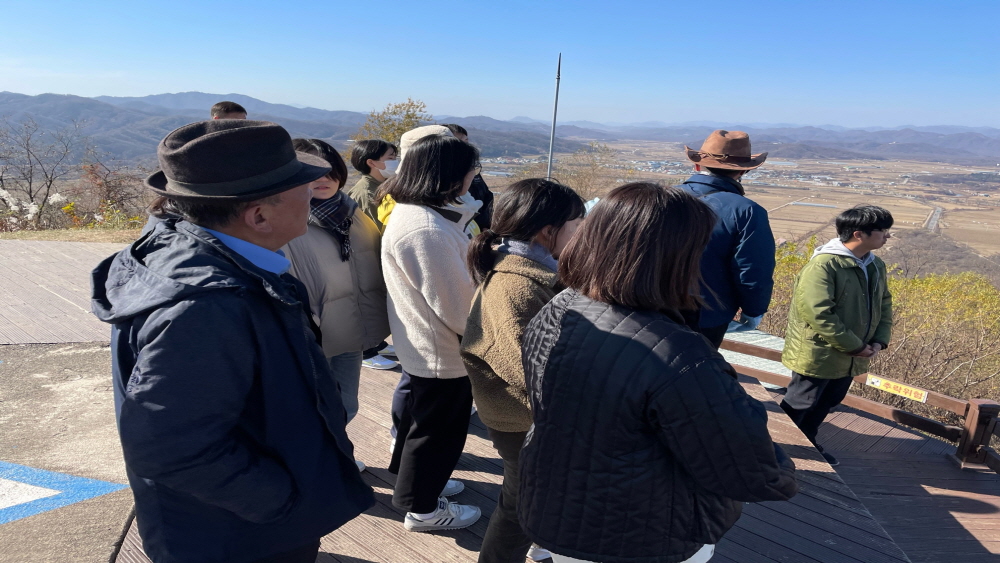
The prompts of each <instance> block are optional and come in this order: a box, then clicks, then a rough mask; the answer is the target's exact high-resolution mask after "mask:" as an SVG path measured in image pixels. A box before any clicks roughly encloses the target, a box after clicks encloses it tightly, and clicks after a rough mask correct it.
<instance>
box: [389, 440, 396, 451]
mask: <svg viewBox="0 0 1000 563" xmlns="http://www.w3.org/2000/svg"><path fill="white" fill-rule="evenodd" d="M394 453H396V439H395V438H393V439H392V441H391V442H389V455H392V454H394Z"/></svg>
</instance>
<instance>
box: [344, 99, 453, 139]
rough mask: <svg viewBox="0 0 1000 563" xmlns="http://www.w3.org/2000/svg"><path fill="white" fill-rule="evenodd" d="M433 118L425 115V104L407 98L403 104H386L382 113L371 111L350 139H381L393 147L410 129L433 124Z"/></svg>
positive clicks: (427, 114)
mask: <svg viewBox="0 0 1000 563" xmlns="http://www.w3.org/2000/svg"><path fill="white" fill-rule="evenodd" d="M433 122H434V117H433V116H432V115H431V114H429V113H427V104H425V103H424V102H421V101H420V100H414V99H413V98H407V99H406V101H405V102H400V103H398V104H388V105H386V106H385V109H384V110H382V111H372V112H371V113H369V114H368V119H367V120H366V121H365V122H364V123H363V124H362V125H361V127H360V128H359V129H358V131H357V133H355V134H354V135H352V136H351V139H353V140H355V141H360V140H362V139H382V140H383V141H389V142H390V143H393V144H395V145H398V144H399V139H400V138H401V137H402V136H403V133H406V132H407V131H409V130H410V129H414V128H416V127H420V126H421V125H426V124H428V123H433Z"/></svg>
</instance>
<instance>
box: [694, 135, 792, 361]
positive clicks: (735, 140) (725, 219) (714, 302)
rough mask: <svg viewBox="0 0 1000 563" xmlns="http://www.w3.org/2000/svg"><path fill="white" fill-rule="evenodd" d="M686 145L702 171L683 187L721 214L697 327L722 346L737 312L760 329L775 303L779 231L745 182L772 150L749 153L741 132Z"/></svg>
mask: <svg viewBox="0 0 1000 563" xmlns="http://www.w3.org/2000/svg"><path fill="white" fill-rule="evenodd" d="M684 148H685V150H686V151H687V156H688V158H689V159H690V160H691V161H692V162H694V167H695V171H697V174H695V175H694V176H691V177H690V178H689V179H688V180H687V181H686V182H684V183H683V184H681V185H680V187H681V188H682V189H684V190H686V191H688V192H689V193H691V194H692V195H694V196H695V197H697V198H700V199H701V200H702V201H704V202H705V203H706V204H708V206H709V207H711V208H712V210H713V211H715V214H716V216H717V217H718V219H717V221H716V224H715V230H713V231H712V239H711V240H710V241H709V243H708V247H707V248H706V249H705V253H704V254H703V255H702V259H701V275H702V292H701V294H702V295H701V297H702V299H703V300H704V302H705V307H704V308H703V309H702V310H701V312H700V316H699V319H698V331H699V332H701V333H702V334H704V335H705V337H706V338H708V340H709V341H710V342H711V343H712V344H713V345H714V346H715V347H716V348H718V347H719V346H720V345H721V344H722V340H723V338H724V337H725V334H726V328H728V326H729V323H730V322H731V321H732V320H734V318H735V317H736V313H737V312H741V315H740V318H739V320H740V322H741V323H743V324H744V325H747V326H749V327H750V328H757V325H759V324H760V321H761V318H762V317H763V316H764V313H766V312H767V307H768V305H770V303H771V290H772V289H773V288H774V279H773V277H774V235H773V234H772V233H771V224H770V223H769V222H768V220H767V211H765V210H764V208H763V207H761V206H760V205H758V204H756V203H754V202H753V201H751V200H750V199H749V198H747V197H746V195H745V192H744V190H743V184H741V183H740V180H741V179H742V177H743V175H744V174H745V173H746V172H747V171H748V170H753V169H754V168H757V167H758V166H760V165H761V164H764V160H766V159H767V153H766V152H765V153H761V154H750V137H749V135H747V134H746V133H744V132H742V131H724V130H718V131H714V132H712V134H711V135H709V136H708V138H707V139H706V140H705V143H704V144H703V145H702V146H701V149H700V150H697V151H696V150H693V149H690V148H688V147H684Z"/></svg>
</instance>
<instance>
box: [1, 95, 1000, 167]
mask: <svg viewBox="0 0 1000 563" xmlns="http://www.w3.org/2000/svg"><path fill="white" fill-rule="evenodd" d="M220 100H230V101H234V102H237V103H239V104H241V105H242V106H243V107H245V108H246V109H247V111H248V112H249V114H250V117H251V118H252V119H264V120H268V121H274V122H277V123H280V124H281V125H282V126H284V127H285V128H287V129H288V130H289V132H290V133H291V134H292V135H293V136H303V137H313V138H319V139H324V140H327V141H329V142H331V143H332V144H334V145H335V146H339V147H341V148H342V147H344V146H346V144H347V141H348V139H349V138H350V135H352V134H353V133H354V132H356V131H357V130H358V127H359V126H360V125H361V124H362V123H363V122H364V121H365V118H366V117H367V114H365V113H359V112H352V111H328V110H322V109H316V108H309V107H297V106H291V105H285V104H272V103H268V102H265V101H262V100H258V99H256V98H251V97H249V96H244V95H242V94H206V93H202V92H183V93H178V94H157V95H152V96H143V97H132V98H127V97H114V96H99V97H96V98H84V97H80V96H70V95H57V94H41V95H38V96H26V95H23V94H15V93H11V92H0V116H5V117H7V118H9V119H12V120H14V121H17V120H19V119H21V118H23V117H26V116H31V117H33V118H34V119H35V121H37V122H38V123H39V124H40V125H42V126H43V127H46V128H52V129H58V128H62V127H64V126H66V125H67V124H69V123H70V122H71V121H73V120H77V121H84V122H86V124H87V129H86V131H87V134H88V135H90V137H91V138H92V139H93V141H94V143H95V144H96V145H97V146H98V148H100V149H101V150H103V151H105V152H107V153H110V154H112V155H115V156H116V157H119V158H123V159H129V160H149V159H151V158H152V157H153V155H155V152H156V144H157V143H158V142H159V141H160V139H162V138H163V136H164V135H166V134H167V133H168V132H170V131H172V130H173V129H176V128H177V127H180V126H181V125H184V124H185V123H190V122H192V121H197V120H200V119H206V118H207V117H208V109H209V108H210V107H211V106H212V104H214V103H216V102H218V101H220ZM437 121H438V122H439V123H442V122H443V123H458V124H460V125H462V126H463V127H465V128H466V129H469V134H470V138H471V140H472V141H473V143H475V144H476V145H478V146H479V147H480V150H481V151H482V153H483V156H484V157H496V156H524V155H536V154H542V153H544V152H546V151H547V150H548V136H549V130H550V127H551V124H549V123H545V122H543V121H540V120H536V119H532V118H530V117H523V116H519V117H515V118H514V119H511V120H506V121H505V120H499V119H493V118H491V117H486V116H471V117H454V116H439V117H437ZM719 128H726V129H734V130H743V131H747V132H748V133H750V135H751V137H752V139H753V147H754V152H758V151H761V152H762V151H768V152H769V153H770V156H771V157H772V158H793V159H797V158H813V159H837V160H844V159H861V158H866V159H909V160H925V161H944V162H953V163H956V164H968V165H980V166H993V165H995V164H996V163H998V162H1000V129H996V128H991V127H962V126H951V125H941V126H931V127H897V128H874V127H873V128H868V129H847V128H844V127H838V126H834V125H824V126H820V127H813V126H800V125H793V124H766V123H749V124H738V123H732V124H723V123H716V122H707V121H701V122H689V123H681V124H665V123H662V122H647V123H638V124H635V123H633V124H603V123H597V122H593V121H569V122H561V123H560V124H559V126H558V127H557V128H556V135H557V143H556V150H557V151H559V152H571V151H574V150H577V149H579V148H581V147H583V146H585V143H586V142H588V141H605V142H607V141H626V140H641V141H662V142H670V143H685V144H687V145H689V146H700V144H701V141H702V139H704V138H705V136H706V135H708V133H710V132H711V131H712V130H714V129H719Z"/></svg>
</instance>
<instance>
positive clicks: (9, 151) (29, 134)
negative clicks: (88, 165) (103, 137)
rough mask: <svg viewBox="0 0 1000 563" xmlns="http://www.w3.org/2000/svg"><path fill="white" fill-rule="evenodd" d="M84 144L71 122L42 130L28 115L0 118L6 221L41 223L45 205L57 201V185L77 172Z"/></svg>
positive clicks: (0, 183)
mask: <svg viewBox="0 0 1000 563" xmlns="http://www.w3.org/2000/svg"><path fill="white" fill-rule="evenodd" d="M88 144H89V140H88V139H87V137H86V136H84V135H83V133H82V124H81V123H78V122H75V121H74V122H73V123H72V124H71V125H69V126H67V127H65V128H63V129H60V130H58V131H46V130H44V129H42V128H41V126H40V125H38V123H37V122H36V121H35V120H34V119H33V118H31V117H26V118H24V119H23V120H21V121H20V122H11V121H10V120H9V119H7V118H0V204H2V206H3V207H0V211H6V215H7V219H8V222H11V220H13V223H15V224H19V226H21V227H22V228H23V227H25V226H26V227H29V228H34V229H37V228H40V227H42V226H44V225H43V217H45V216H46V214H45V211H46V208H47V207H48V206H49V205H50V204H54V203H58V200H59V197H57V195H58V192H57V187H58V186H59V185H61V184H62V183H63V182H64V181H66V180H67V179H69V177H70V176H71V175H72V174H73V173H75V172H77V170H78V169H77V163H78V162H79V159H80V157H81V156H82V155H83V154H84V152H85V151H86V148H87V146H88ZM22 220H23V221H24V224H21V221H22Z"/></svg>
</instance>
